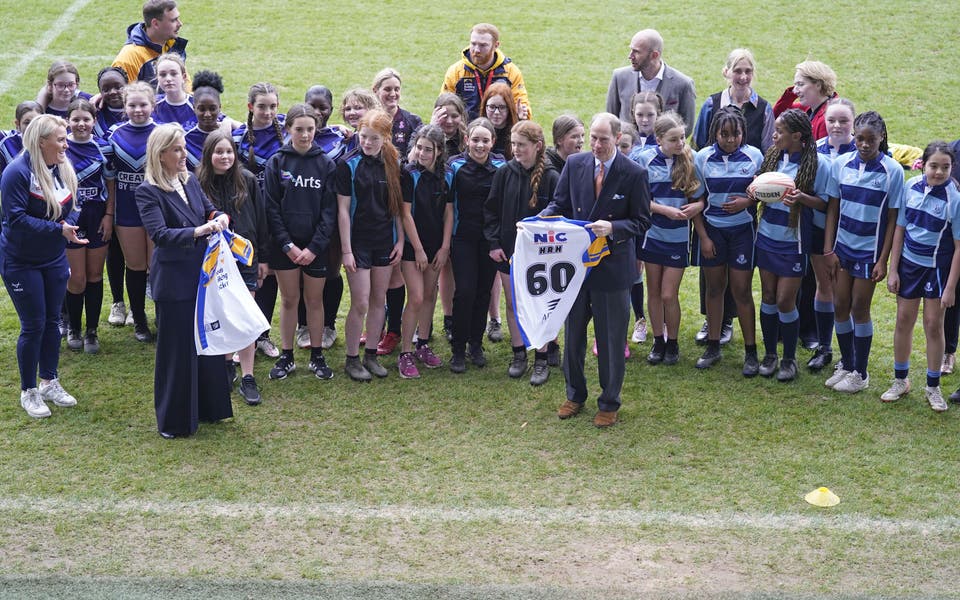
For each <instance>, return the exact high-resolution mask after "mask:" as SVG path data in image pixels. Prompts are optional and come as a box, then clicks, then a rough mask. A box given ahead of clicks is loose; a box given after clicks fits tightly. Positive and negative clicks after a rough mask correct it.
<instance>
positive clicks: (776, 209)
mask: <svg viewBox="0 0 960 600" xmlns="http://www.w3.org/2000/svg"><path fill="white" fill-rule="evenodd" d="M800 156H801V154H800V153H799V152H797V153H794V154H787V153H783V154H782V155H781V159H780V161H779V162H778V164H777V171H778V172H780V173H784V174H786V175H789V176H790V177H793V178H794V179H796V177H797V170H798V169H799V168H800ZM818 159H819V156H818ZM829 187H830V163H829V161H828V160H827V159H825V158H824V159H820V160H818V161H817V176H816V178H814V181H813V195H814V196H817V197H818V198H820V199H821V200H824V201H825V200H827V198H828V197H829V196H828V189H829ZM813 212H815V211H812V210H807V209H806V207H804V208H802V209H801V211H800V220H799V222H798V223H797V227H790V207H789V206H786V205H785V204H784V203H783V202H782V201H781V202H772V203H769V204H764V205H763V211H762V212H761V214H760V226H759V227H758V228H757V248H759V249H761V250H765V251H767V252H779V253H781V254H804V253H806V252H807V250H808V249H807V248H806V245H807V244H809V242H810V239H809V238H810V237H811V228H812V227H813V223H812V221H813V214H812V213H813Z"/></svg>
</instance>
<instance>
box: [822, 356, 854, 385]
mask: <svg viewBox="0 0 960 600" xmlns="http://www.w3.org/2000/svg"><path fill="white" fill-rule="evenodd" d="M849 374H850V371H848V370H846V369H844V368H843V363H842V362H838V363H837V365H836V366H835V367H834V368H833V375H831V376H830V377H828V378H827V380H826V381H825V382H823V385H825V386H827V387H828V388H832V387H833V386H835V385H837V384H838V383H840V382H841V381H843V380H844V379H846V377H847V375H849Z"/></svg>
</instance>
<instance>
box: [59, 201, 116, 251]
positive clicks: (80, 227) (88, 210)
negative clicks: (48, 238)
mask: <svg viewBox="0 0 960 600" xmlns="http://www.w3.org/2000/svg"><path fill="white" fill-rule="evenodd" d="M105 214H107V203H106V202H95V201H90V200H87V201H86V202H84V203H83V208H82V209H81V210H80V216H79V217H78V218H77V237H79V238H85V239H87V240H89V243H88V244H71V243H70V242H67V248H69V249H70V250H76V249H77V248H86V249H88V250H94V249H96V248H103V247H104V246H106V245H107V244H109V243H110V242H105V241H104V240H103V236H102V235H101V234H100V222H101V221H102V220H103V215H105Z"/></svg>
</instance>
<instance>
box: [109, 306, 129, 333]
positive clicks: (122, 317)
mask: <svg viewBox="0 0 960 600" xmlns="http://www.w3.org/2000/svg"><path fill="white" fill-rule="evenodd" d="M126 320H127V307H126V305H125V304H124V303H123V302H114V303H113V306H111V307H110V316H109V317H107V323H110V324H111V325H113V326H115V327H123V324H124V322H125V321H126Z"/></svg>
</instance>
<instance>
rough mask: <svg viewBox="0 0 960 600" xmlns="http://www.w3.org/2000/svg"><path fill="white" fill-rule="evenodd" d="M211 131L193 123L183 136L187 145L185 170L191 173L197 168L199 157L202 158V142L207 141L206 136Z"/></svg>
mask: <svg viewBox="0 0 960 600" xmlns="http://www.w3.org/2000/svg"><path fill="white" fill-rule="evenodd" d="M211 133H212V132H210V131H204V130H202V129H200V127H199V126H197V125H194V126H193V128H192V129H190V130H188V131H187V134H186V135H185V136H184V142H185V143H186V145H187V170H189V171H190V172H191V173H193V172H194V171H196V170H197V166H198V165H199V164H200V159H202V158H203V143H204V142H205V141H207V136H208V135H210V134H211Z"/></svg>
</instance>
